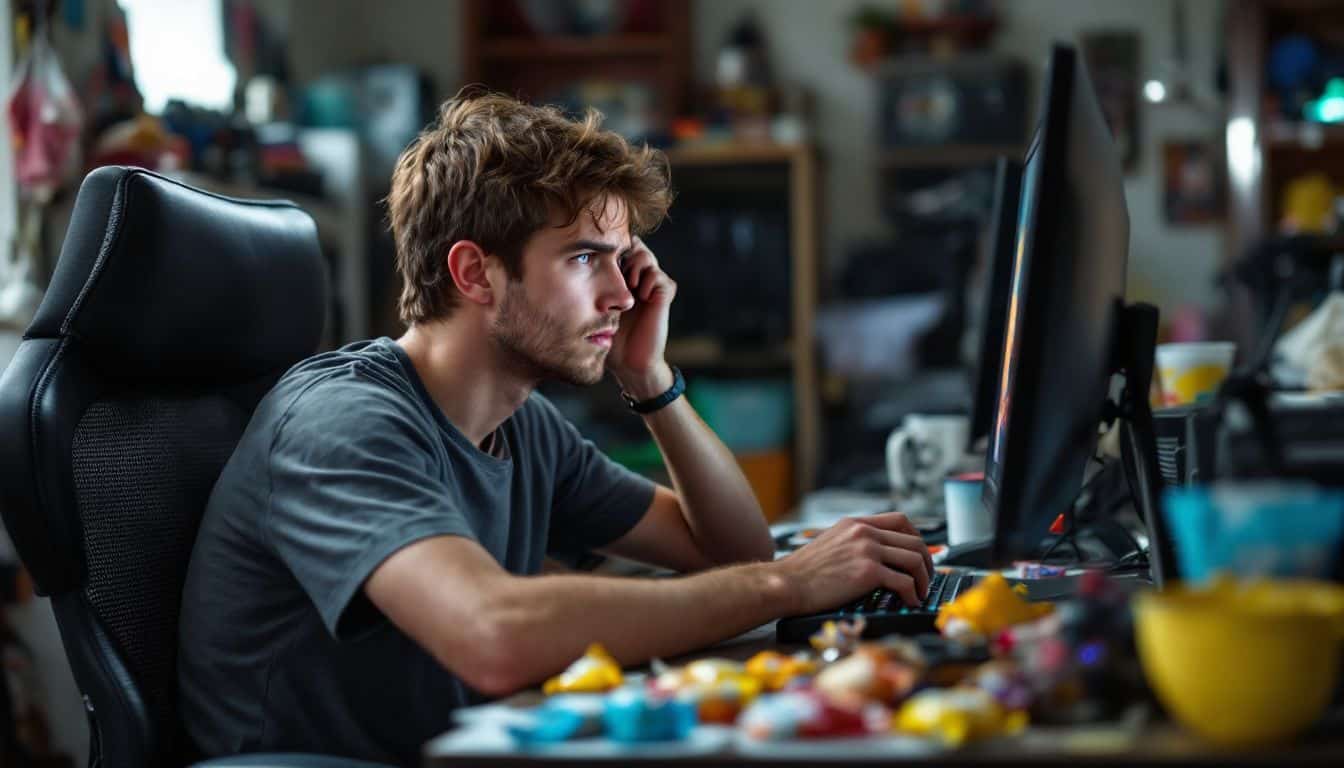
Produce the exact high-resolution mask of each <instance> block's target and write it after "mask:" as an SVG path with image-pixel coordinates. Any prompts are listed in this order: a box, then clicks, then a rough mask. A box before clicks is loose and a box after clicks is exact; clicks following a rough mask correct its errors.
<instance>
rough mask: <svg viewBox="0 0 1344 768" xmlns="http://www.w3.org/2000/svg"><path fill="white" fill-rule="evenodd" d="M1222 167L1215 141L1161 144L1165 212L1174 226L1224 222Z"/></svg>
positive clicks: (1163, 205)
mask: <svg viewBox="0 0 1344 768" xmlns="http://www.w3.org/2000/svg"><path fill="white" fill-rule="evenodd" d="M1222 167H1223V164H1222V162H1221V154H1220V149H1219V145H1218V144H1217V143H1216V142H1213V141H1168V142H1165V143H1164V144H1163V145H1162V210H1163V211H1164V212H1165V214H1166V218H1167V223H1168V224H1171V225H1173V226H1181V225H1191V224H1210V223H1214V222H1217V221H1220V220H1222V218H1223V215H1224V214H1223V211H1224V198H1223V186H1224V185H1223V183H1222V177H1221V171H1220V169H1221V168H1222Z"/></svg>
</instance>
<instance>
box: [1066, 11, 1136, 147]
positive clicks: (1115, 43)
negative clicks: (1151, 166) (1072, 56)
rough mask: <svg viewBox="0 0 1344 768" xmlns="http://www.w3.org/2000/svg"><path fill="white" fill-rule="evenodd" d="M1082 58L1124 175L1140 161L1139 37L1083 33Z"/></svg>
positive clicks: (1129, 33) (1123, 33) (1116, 32)
mask: <svg viewBox="0 0 1344 768" xmlns="http://www.w3.org/2000/svg"><path fill="white" fill-rule="evenodd" d="M1080 40H1081V43H1082V50H1083V59H1084V61H1086V62H1087V71H1088V72H1089V73H1090V74H1091V76H1092V87H1093V88H1095V89H1096V92H1097V100H1098V101H1100V102H1101V111H1102V114H1104V115H1105V116H1106V124H1107V125H1108V126H1110V128H1111V136H1112V137H1114V138H1115V143H1116V146H1117V147H1118V148H1119V150H1120V163H1121V165H1122V166H1123V167H1124V169H1125V173H1131V172H1133V170H1134V168H1135V166H1136V165H1138V162H1139V140H1140V137H1141V133H1140V131H1139V35H1138V33H1137V32H1134V31H1130V30H1104V31H1095V32H1085V33H1083V34H1082V35H1081V36H1080Z"/></svg>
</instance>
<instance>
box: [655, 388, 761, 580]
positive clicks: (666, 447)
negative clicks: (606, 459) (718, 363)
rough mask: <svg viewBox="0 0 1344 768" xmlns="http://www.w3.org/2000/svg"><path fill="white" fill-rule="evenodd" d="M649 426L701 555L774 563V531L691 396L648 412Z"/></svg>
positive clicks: (716, 559)
mask: <svg viewBox="0 0 1344 768" xmlns="http://www.w3.org/2000/svg"><path fill="white" fill-rule="evenodd" d="M645 423H646V424H647V425H648V427H649V431H650V432H652V433H653V438H654V440H655V441H656V442H657V443H658V447H659V448H660V449H661V450H662V453H663V459H664V461H665V462H666V463H667V469H668V472H669V473H670V474H671V476H672V483H673V486H674V487H675V488H676V491H677V495H678V496H679V497H680V498H681V503H682V510H683V513H684V515H685V518H686V524H687V526H688V527H689V528H690V530H691V536H692V538H694V540H695V542H696V545H697V546H698V547H699V548H700V551H701V552H703V553H704V554H705V556H706V557H708V558H709V559H710V560H711V561H713V562H715V563H733V562H742V561H744V560H769V559H771V558H772V557H773V556H774V543H773V542H772V541H771V539H770V529H769V527H768V526H766V524H765V517H764V516H763V515H762V514H761V507H760V504H759V503H757V501H756V497H755V495H754V494H753V493H752V491H751V486H750V485H749V484H748V483H747V478H746V476H745V475H743V474H742V470H741V469H740V468H739V467H738V465H737V459H736V458H735V457H734V456H733V454H732V452H731V451H729V450H728V448H727V447H726V446H725V445H724V444H723V442H722V441H721V440H719V438H718V436H717V435H715V434H714V432H713V430H711V429H710V428H709V427H708V426H707V425H706V424H705V422H704V421H703V420H701V418H700V416H699V414H697V413H696V412H695V409H694V408H692V407H691V405H690V403H689V402H687V401H686V398H684V397H683V398H679V399H677V400H675V401H673V402H672V403H671V404H670V405H668V406H667V407H666V408H663V409H662V410H659V411H656V412H654V413H651V414H649V415H648V416H646V417H645Z"/></svg>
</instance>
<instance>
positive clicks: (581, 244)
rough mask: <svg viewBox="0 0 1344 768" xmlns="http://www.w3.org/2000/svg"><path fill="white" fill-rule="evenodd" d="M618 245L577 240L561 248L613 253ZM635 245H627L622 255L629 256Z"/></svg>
mask: <svg viewBox="0 0 1344 768" xmlns="http://www.w3.org/2000/svg"><path fill="white" fill-rule="evenodd" d="M616 250H617V249H616V246H614V245H612V244H611V243H604V242H602V241H600V240H575V241H574V242H572V243H567V244H565V245H564V246H562V247H561V248H560V252H561V253H574V252H575V251H596V252H598V253H613V252H615V251H616ZM633 250H634V248H633V247H627V248H625V249H624V250H622V251H621V252H620V254H619V255H620V256H628V255H630V252H631V251H633Z"/></svg>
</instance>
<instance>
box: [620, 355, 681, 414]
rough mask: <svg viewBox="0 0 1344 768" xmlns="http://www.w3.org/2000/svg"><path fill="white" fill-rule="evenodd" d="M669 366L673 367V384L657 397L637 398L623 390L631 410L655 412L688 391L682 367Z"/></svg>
mask: <svg viewBox="0 0 1344 768" xmlns="http://www.w3.org/2000/svg"><path fill="white" fill-rule="evenodd" d="M668 367H670V368H671V369H672V386H670V387H668V389H667V391H666V392H664V393H663V394H661V395H659V396H657V397H652V398H649V399H648V400H636V399H635V398H633V397H631V396H630V395H628V394H626V393H625V390H621V399H622V400H624V401H625V404H626V405H628V406H630V410H632V411H634V412H635V413H653V412H654V411H657V410H659V409H661V408H663V407H665V406H666V405H667V404H668V403H670V402H672V401H673V400H676V399H677V398H678V397H681V393H683V392H685V391H686V379H684V378H682V376H681V369H680V368H678V367H677V366H675V365H672V366H668Z"/></svg>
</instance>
